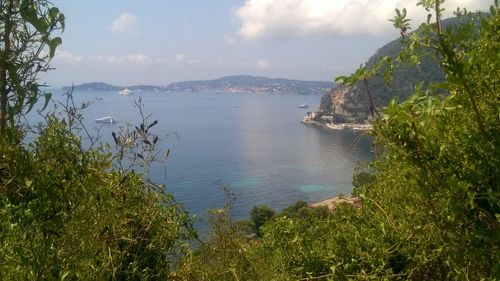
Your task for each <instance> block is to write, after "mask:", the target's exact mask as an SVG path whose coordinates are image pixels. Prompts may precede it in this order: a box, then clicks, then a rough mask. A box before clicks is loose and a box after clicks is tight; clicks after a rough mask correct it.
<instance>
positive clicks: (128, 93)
mask: <svg viewBox="0 0 500 281" xmlns="http://www.w3.org/2000/svg"><path fill="white" fill-rule="evenodd" d="M118 94H119V95H120V96H130V95H133V94H134V92H132V91H131V90H129V89H128V88H125V89H123V90H121V91H120V92H118Z"/></svg>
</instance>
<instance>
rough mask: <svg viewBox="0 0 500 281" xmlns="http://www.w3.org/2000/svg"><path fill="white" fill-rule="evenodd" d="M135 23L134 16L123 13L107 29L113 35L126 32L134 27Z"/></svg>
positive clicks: (135, 18)
mask: <svg viewBox="0 0 500 281" xmlns="http://www.w3.org/2000/svg"><path fill="white" fill-rule="evenodd" d="M136 22H137V17H136V16H134V15H132V14H129V13H123V14H121V15H120V16H118V17H117V18H116V19H115V20H114V21H113V23H112V24H111V27H110V28H109V29H110V30H111V32H113V33H123V32H127V31H130V30H132V29H133V28H134V27H135V24H136Z"/></svg>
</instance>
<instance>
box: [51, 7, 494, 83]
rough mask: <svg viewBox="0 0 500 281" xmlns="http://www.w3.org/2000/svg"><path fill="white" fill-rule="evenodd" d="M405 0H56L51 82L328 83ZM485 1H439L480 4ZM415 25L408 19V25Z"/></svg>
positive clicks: (384, 36)
mask: <svg viewBox="0 0 500 281" xmlns="http://www.w3.org/2000/svg"><path fill="white" fill-rule="evenodd" d="M415 2H416V1H411V0H234V1H229V0H210V1H209V0H171V1H165V0H144V1H137V0H105V1H102V0H101V1H97V0H86V1H83V0H54V1H53V3H54V5H56V6H57V7H59V8H60V10H61V11H62V12H63V13H64V14H65V15H66V18H67V20H66V30H65V31H64V33H63V34H62V38H63V44H62V45H61V46H60V47H59V49H58V51H57V54H56V58H55V59H54V60H53V62H52V65H53V66H54V67H55V68H56V69H55V70H53V71H52V72H50V73H47V74H45V75H43V76H42V79H44V80H45V81H47V82H48V83H49V84H50V85H52V86H63V85H70V84H71V83H75V84H78V83H82V82H90V81H104V82H108V83H112V84H116V85H123V86H126V85H136V84H154V85H167V84H168V83H170V82H174V81H184V80H199V79H214V78H219V77H222V76H226V75H234V74H250V75H259V76H267V77H283V78H291V79H301V80H332V79H333V78H334V77H335V76H337V75H341V74H347V73H349V72H351V71H353V70H354V69H355V68H357V67H358V66H359V64H361V63H362V62H364V61H365V60H366V59H367V58H368V57H369V56H370V55H372V54H373V53H374V52H375V51H376V50H377V49H378V48H379V47H381V46H382V45H384V44H385V43H386V42H388V41H390V40H393V39H395V38H397V37H398V35H399V33H398V32H397V31H396V30H394V29H393V28H392V27H391V23H390V22H389V21H387V19H388V18H390V17H391V16H392V14H393V11H394V8H403V7H407V8H408V9H409V17H410V18H413V19H422V18H424V17H425V11H422V9H419V8H416V7H415ZM490 3H491V2H490V1H486V0H450V1H447V5H446V6H447V7H457V4H459V5H460V6H461V7H467V8H468V9H470V10H477V9H486V8H487V7H488V6H489V5H490ZM415 26H416V23H415Z"/></svg>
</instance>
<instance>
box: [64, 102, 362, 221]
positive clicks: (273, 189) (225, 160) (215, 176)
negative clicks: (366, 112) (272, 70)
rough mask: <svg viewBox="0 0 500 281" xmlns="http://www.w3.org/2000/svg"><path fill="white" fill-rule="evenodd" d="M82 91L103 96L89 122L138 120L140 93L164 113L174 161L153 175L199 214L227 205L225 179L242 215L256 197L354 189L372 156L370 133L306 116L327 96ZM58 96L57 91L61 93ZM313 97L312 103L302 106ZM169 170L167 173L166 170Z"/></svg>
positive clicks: (276, 200) (157, 115)
mask: <svg viewBox="0 0 500 281" xmlns="http://www.w3.org/2000/svg"><path fill="white" fill-rule="evenodd" d="M74 95H75V99H76V101H77V102H80V101H91V100H94V99H95V98H102V99H101V100H100V101H97V102H95V103H94V104H93V105H92V106H90V107H89V108H88V109H87V110H86V111H85V117H86V118H87V125H88V126H89V127H91V128H92V127H95V126H96V125H97V124H96V123H94V121H93V120H94V119H95V118H99V117H102V116H107V115H112V116H113V117H114V118H115V119H116V120H117V121H118V123H117V124H112V125H103V126H102V127H101V129H100V133H101V134H102V135H103V136H104V138H103V139H104V140H107V141H110V140H111V137H110V136H111V132H112V131H117V130H118V128H119V127H120V126H123V125H125V124H126V123H127V122H129V123H132V124H137V123H138V122H139V121H140V118H139V112H138V110H137V109H136V108H135V107H134V102H133V101H134V99H137V98H138V97H139V96H141V97H142V101H143V103H144V111H145V112H147V113H153V115H152V120H158V121H159V125H158V126H156V127H154V128H155V129H154V131H155V133H157V134H158V135H159V136H160V139H161V145H162V146H163V147H165V148H168V149H170V150H171V154H170V156H169V158H168V160H167V162H166V166H162V165H154V166H153V167H152V169H151V173H150V175H149V176H150V177H151V178H152V179H153V180H154V181H156V182H158V183H161V184H165V185H166V188H167V191H168V192H170V193H172V194H174V196H175V198H176V199H177V201H179V202H182V203H184V205H185V207H186V209H187V210H188V211H189V212H190V213H192V214H198V215H205V214H206V213H207V211H208V210H209V209H211V208H216V207H222V206H223V205H224V192H223V191H222V186H229V187H230V188H231V189H232V191H234V192H236V193H237V194H238V199H237V201H236V204H235V207H234V215H235V217H237V218H241V217H245V216H247V215H248V212H249V210H250V209H251V208H252V206H254V205H258V204H267V205H269V206H271V207H273V208H275V209H282V208H283V207H286V206H288V205H291V204H293V203H294V202H295V201H297V200H307V201H316V200H321V199H324V198H327V197H329V196H334V195H338V194H340V193H342V194H348V193H350V192H351V190H352V184H351V181H352V174H353V171H354V168H355V166H356V164H357V163H358V162H359V161H363V160H367V159H369V158H370V157H371V153H370V140H369V139H368V137H366V136H365V137H363V138H362V139H361V141H360V142H359V143H358V144H357V145H356V146H355V147H353V143H354V142H356V140H357V139H358V137H359V134H361V133H359V132H352V131H330V130H325V129H319V128H314V127H309V126H306V125H303V124H301V123H300V120H302V118H303V116H304V115H305V113H306V111H307V110H314V109H315V108H317V106H318V104H319V99H320V97H319V96H299V95H259V94H246V93H223V94H216V93H153V92H142V93H136V94H135V95H133V96H119V95H118V94H117V93H116V92H75V93H74ZM55 98H56V99H60V97H59V98H58V97H57V95H56V96H55ZM303 103H307V104H309V105H310V106H311V108H310V109H299V108H298V106H299V105H300V104H303ZM165 171H166V173H165Z"/></svg>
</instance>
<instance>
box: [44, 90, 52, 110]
mask: <svg viewBox="0 0 500 281" xmlns="http://www.w3.org/2000/svg"><path fill="white" fill-rule="evenodd" d="M43 96H44V98H45V103H44V104H43V108H42V110H41V111H44V110H45V108H47V105H49V101H50V100H51V98H52V93H45V94H44V95H43Z"/></svg>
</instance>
